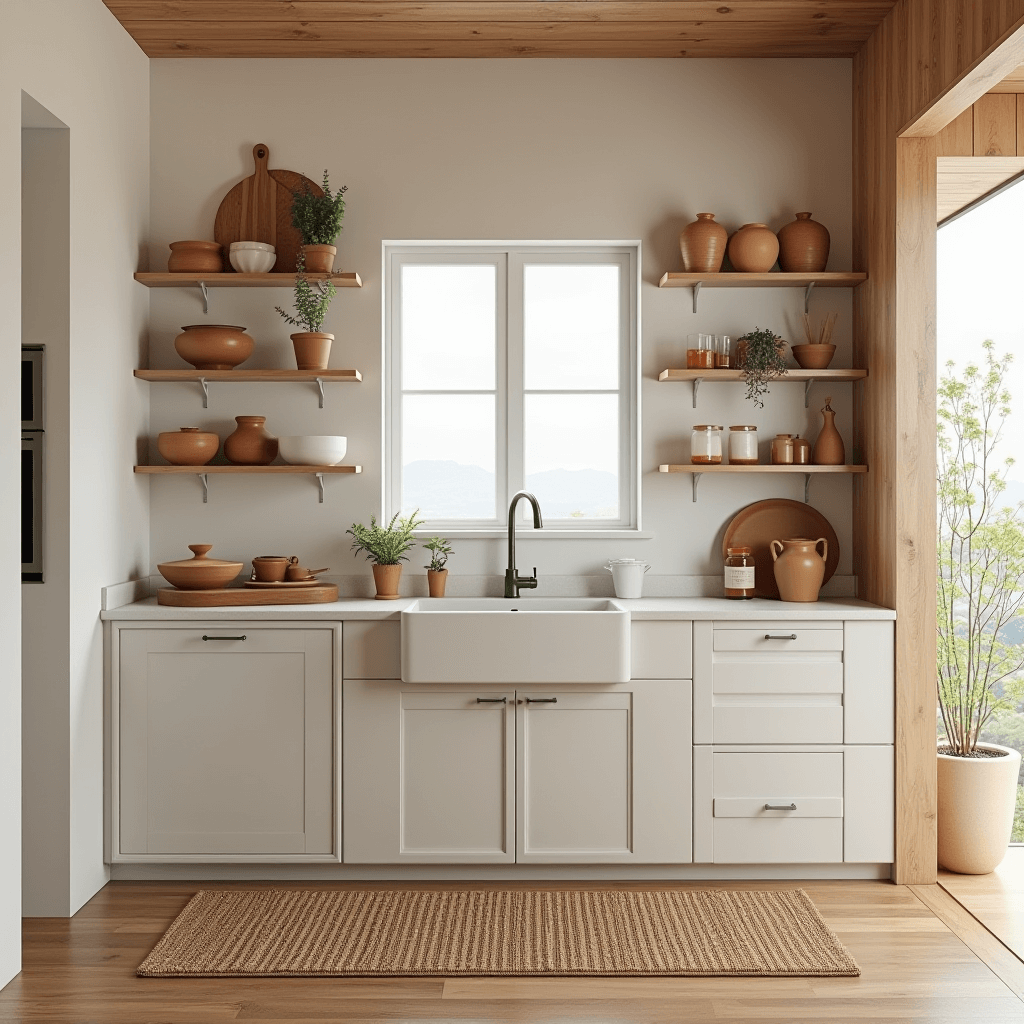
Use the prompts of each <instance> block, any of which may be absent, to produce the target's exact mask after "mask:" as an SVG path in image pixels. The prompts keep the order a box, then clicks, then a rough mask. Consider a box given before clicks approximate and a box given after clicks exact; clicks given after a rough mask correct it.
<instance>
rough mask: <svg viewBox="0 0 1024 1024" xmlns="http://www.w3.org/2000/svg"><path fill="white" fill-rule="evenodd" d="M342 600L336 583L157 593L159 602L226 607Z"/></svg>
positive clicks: (183, 605)
mask: <svg viewBox="0 0 1024 1024" xmlns="http://www.w3.org/2000/svg"><path fill="white" fill-rule="evenodd" d="M337 600H338V587H337V584H335V583H324V584H322V585H321V586H317V587H296V588H295V589H294V590H289V589H285V588H281V589H277V588H275V589H273V590H249V589H245V588H242V587H229V588H227V589H226V590H178V589H177V588H176V587H163V588H162V589H160V590H158V591H157V593H156V603H157V604H166V605H170V606H171V607H173V608H223V607H225V606H228V605H241V604H329V603H330V602H331V601H337Z"/></svg>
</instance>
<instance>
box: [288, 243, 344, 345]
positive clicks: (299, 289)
mask: <svg viewBox="0 0 1024 1024" xmlns="http://www.w3.org/2000/svg"><path fill="white" fill-rule="evenodd" d="M337 294H338V289H337V288H335V287H334V285H333V284H332V283H331V281H330V280H329V279H328V280H325V281H317V282H316V287H315V288H314V287H313V286H312V285H311V284H310V283H309V278H307V277H306V256H305V254H304V253H302V252H300V253H299V255H298V258H297V259H296V260H295V299H294V304H295V316H292V315H291V314H290V313H286V312H285V311H284V310H283V309H282V308H281V307H280V306H275V307H274V309H276V310H277V311H278V313H280V314H281V316H283V317H284V319H285V322H286V323H289V324H291V325H292V326H293V327H301V328H302V330H303V331H306V332H308V333H310V334H316V333H318V332H319V331H320V330H321V329H322V328H323V326H324V317H326V316H327V311H328V310H329V309H330V308H331V300H332V299H333V298H334V296H335V295H337Z"/></svg>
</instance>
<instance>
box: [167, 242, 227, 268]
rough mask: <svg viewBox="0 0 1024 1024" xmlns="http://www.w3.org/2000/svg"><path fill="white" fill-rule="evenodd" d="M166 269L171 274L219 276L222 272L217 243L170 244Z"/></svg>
mask: <svg viewBox="0 0 1024 1024" xmlns="http://www.w3.org/2000/svg"><path fill="white" fill-rule="evenodd" d="M170 250H171V255H170V256H168V257H167V269H168V271H169V272H170V273H172V274H219V273H221V272H222V271H223V270H224V260H223V258H222V256H221V253H222V252H223V246H222V245H221V244H220V243H219V242H203V241H199V240H195V239H193V240H191V241H187V242H171V244H170Z"/></svg>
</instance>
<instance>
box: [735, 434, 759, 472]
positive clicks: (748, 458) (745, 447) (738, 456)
mask: <svg viewBox="0 0 1024 1024" xmlns="http://www.w3.org/2000/svg"><path fill="white" fill-rule="evenodd" d="M729 465H730V466H756V465H757V427H751V426H739V427H730V428H729Z"/></svg>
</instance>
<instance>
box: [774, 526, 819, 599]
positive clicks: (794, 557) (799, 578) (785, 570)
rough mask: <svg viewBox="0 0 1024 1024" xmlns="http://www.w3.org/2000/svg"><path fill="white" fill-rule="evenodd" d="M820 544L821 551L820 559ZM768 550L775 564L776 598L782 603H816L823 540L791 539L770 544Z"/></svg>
mask: <svg viewBox="0 0 1024 1024" xmlns="http://www.w3.org/2000/svg"><path fill="white" fill-rule="evenodd" d="M819 544H820V545H821V547H822V550H821V554H820V555H819V554H818V545H819ZM768 549H769V550H770V551H771V553H772V561H773V562H774V563H775V582H776V583H777V584H778V586H779V597H781V598H782V600H783V601H802V602H805V603H806V602H808V601H817V600H818V591H819V590H821V581H822V580H823V579H824V578H825V559H826V558H828V541H827V540H825V538H824V537H819V538H818V539H817V540H808V539H807V538H806V537H793V538H791V539H790V540H773V541H772V542H771V543H770V544H769V545H768ZM776 549H777V550H776Z"/></svg>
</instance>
